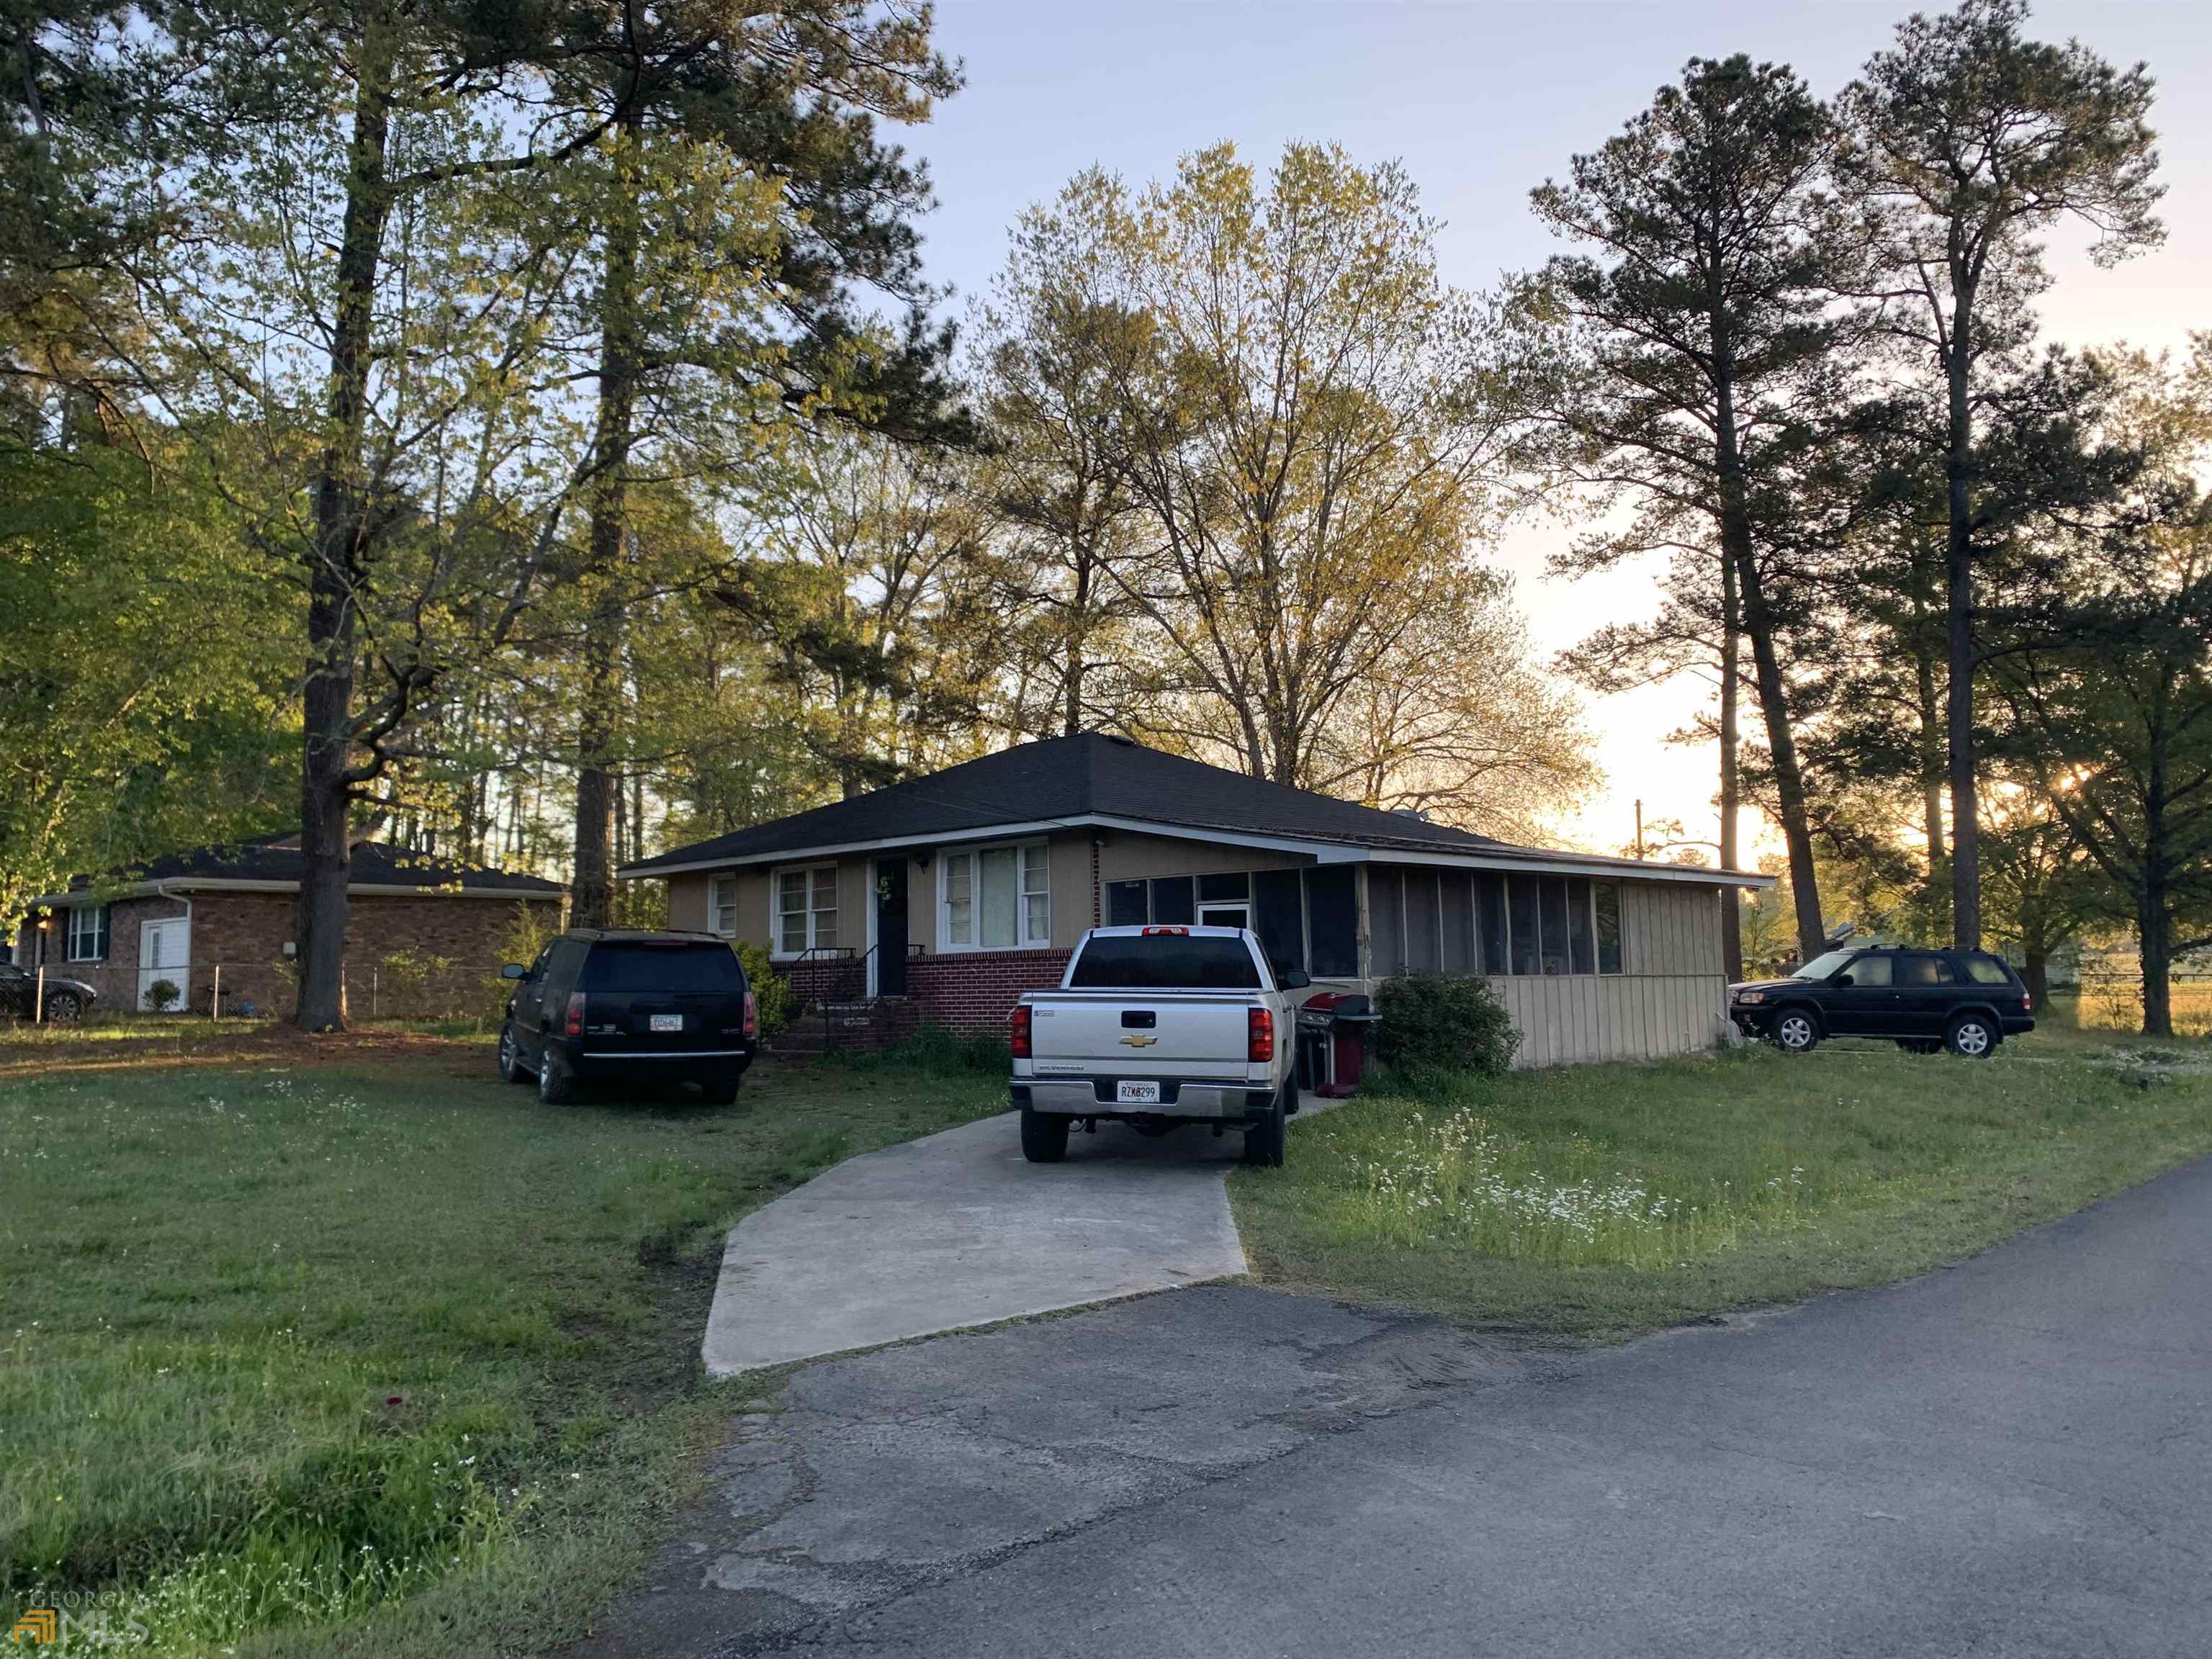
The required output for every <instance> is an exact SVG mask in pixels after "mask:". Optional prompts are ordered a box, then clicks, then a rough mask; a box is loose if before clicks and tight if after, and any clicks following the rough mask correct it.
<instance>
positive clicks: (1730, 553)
mask: <svg viewBox="0 0 2212 1659" xmlns="http://www.w3.org/2000/svg"><path fill="white" fill-rule="evenodd" d="M1713 361H1714V380H1715V389H1716V393H1717V397H1716V402H1717V411H1716V412H1717V415H1718V417H1719V418H1718V420H1717V422H1716V426H1717V438H1716V448H1715V459H1716V461H1717V470H1718V471H1719V474H1720V530H1721V554H1722V556H1723V557H1724V558H1726V559H1728V560H1729V561H1730V562H1732V563H1733V564H1734V565H1735V573H1736V584H1737V591H1738V592H1739V593H1740V595H1741V599H1742V605H1743V631H1744V633H1745V634H1746V635H1748V636H1749V638H1750V640H1751V661H1752V668H1753V683H1754V684H1755V685H1756V686H1757V688H1758V691H1759V713H1760V714H1762V715H1763V716H1764V717H1765V722H1766V747H1767V752H1768V755H1769V757H1770V758H1771V761H1772V763H1773V767H1774V793H1775V806H1776V809H1777V811H1778V814H1779V815H1780V817H1781V819H1782V839H1783V842H1784V845H1785V846H1786V847H1787V848H1788V850H1789V854H1790V896H1791V898H1792V899H1794V900H1795V901H1796V907H1797V949H1798V952H1799V960H1801V961H1803V962H1810V961H1812V959H1813V958H1814V957H1817V956H1819V955H1820V952H1821V951H1825V950H1826V949H1827V945H1828V931H1827V927H1826V924H1825V923H1824V922H1823V921H1822V920H1821V916H1820V875H1819V872H1817V871H1816V870H1815V869H1814V865H1813V830H1812V822H1811V818H1810V817H1809V815H1808V813H1807V811H1806V806H1805V779H1804V774H1803V772H1802V770H1801V769H1800V768H1799V766H1798V763H1797V740H1796V734H1795V732H1793V731H1792V730H1791V727H1790V696H1789V687H1788V685H1787V684H1785V683H1784V680H1783V678H1782V658H1781V653H1779V652H1778V650H1777V649H1776V646H1775V637H1774V636H1775V623H1774V617H1773V614H1772V612H1771V611H1769V610H1768V608H1767V602H1766V590H1765V582H1764V580H1763V579H1762V578H1761V576H1760V574H1759V555H1758V552H1757V550H1756V549H1755V547H1754V546H1753V541H1752V533H1751V513H1750V509H1749V507H1748V506H1747V504H1746V501H1745V495H1744V478H1743V457H1742V453H1741V450H1740V449H1739V448H1738V447H1737V443H1736V429H1735V386H1734V384H1733V374H1734V369H1733V367H1732V363H1731V359H1730V356H1729V342H1728V336H1727V333H1726V330H1725V328H1724V326H1723V319H1722V318H1721V317H1720V316H1719V315H1718V314H1717V313H1716V315H1715V317H1714V319H1713Z"/></svg>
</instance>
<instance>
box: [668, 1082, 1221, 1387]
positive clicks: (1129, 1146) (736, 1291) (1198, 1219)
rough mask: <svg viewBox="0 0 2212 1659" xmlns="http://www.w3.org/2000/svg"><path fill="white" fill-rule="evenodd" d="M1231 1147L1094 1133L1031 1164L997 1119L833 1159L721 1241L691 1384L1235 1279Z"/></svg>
mask: <svg viewBox="0 0 2212 1659" xmlns="http://www.w3.org/2000/svg"><path fill="white" fill-rule="evenodd" d="M1242 1146H1243V1138H1242V1137H1241V1136H1240V1135H1237V1134H1236V1133H1229V1134H1226V1135H1224V1136H1222V1137H1220V1138H1219V1139H1214V1138H1212V1137H1211V1136H1209V1135H1207V1134H1206V1133H1205V1132H1204V1131H1203V1130H1202V1129H1200V1130H1192V1129H1185V1130H1182V1131H1181V1132H1179V1133H1175V1134H1171V1135H1166V1136H1163V1137H1160V1138H1158V1139H1146V1138H1145V1137H1143V1136H1141V1135H1139V1134H1137V1133H1134V1132H1133V1131H1131V1130H1129V1129H1127V1128H1126V1127H1123V1126H1121V1125H1119V1124H1112V1123H1102V1124H1101V1125H1099V1127H1098V1133H1097V1134H1095V1135H1092V1134H1076V1135H1074V1136H1072V1137H1071V1138H1070V1139H1069V1141H1068V1150H1067V1161H1066V1163H1064V1164H1029V1163H1025V1162H1024V1160H1023V1158H1022V1149H1021V1134H1020V1120H1019V1118H1018V1115H1016V1114H1014V1113H1012V1112H1009V1113H1006V1114H1004V1115H1000V1116H998V1117H994V1118H989V1119H987V1120H985V1121H983V1122H981V1123H970V1124H966V1125H963V1127H960V1128H957V1129H948V1130H946V1131H945V1132H944V1133H942V1134H934V1135H930V1136H928V1137H927V1138H926V1139H921V1140H914V1141H908V1142H907V1143H906V1144H905V1145H903V1146H891V1147H887V1148H885V1149H884V1151H882V1152H870V1153H867V1154H866V1155H865V1156H862V1157H860V1158H852V1159H849V1160H848V1161H847V1162H845V1163H843V1164H839V1165H838V1166H837V1167H836V1169H834V1170H829V1171H828V1172H827V1173H826V1174H823V1175H821V1176H817V1177H816V1178H815V1179H814V1180H812V1181H811V1182H808V1183H807V1184H806V1185H805V1186H804V1187H801V1188H799V1189H798V1190H797V1191H796V1192H793V1193H788V1194H785V1195H784V1196H783V1197H781V1198H779V1199H777V1200H775V1202H773V1203H771V1204H769V1205H767V1206H764V1207H763V1208H761V1209H758V1210H756V1211H755V1212H753V1213H752V1214H750V1215H749V1216H747V1217H746V1218H744V1220H743V1221H741V1222H739V1223H738V1225H737V1226H736V1227H735V1228H733V1229H732V1231H731V1233H730V1237H729V1243H728V1244H727V1246H726V1249H725V1250H724V1253H723V1256H722V1271H721V1277H720V1280H719V1281H718V1282H717V1284H716V1286H715V1290H714V1310H713V1311H712V1313H711V1314H710V1315H709V1316H708V1322H707V1340H706V1343H705V1357H706V1362H707V1370H708V1374H709V1375H710V1376H732V1375H734V1374H736V1373H738V1372H740V1371H747V1370H755V1369H757V1368H759V1367H761V1366H765V1365H781V1364H788V1363H790V1362H791V1361H793V1360H799V1359H811V1358H817V1357H818V1356H820V1355H823V1354H832V1353H842V1352H848V1351H850V1350H853V1349H856V1348H867V1347H874V1346H878V1345H880V1344H883V1343H886V1342H897V1341H902V1340H906V1339H908V1338H911V1337H918V1336H929V1335H932V1334H936V1333H938V1332H940V1331H951V1330H959V1329H962V1328H965V1327H969V1326H974V1325H984V1324H989V1323H992V1322H994V1321H998V1320H1002V1319H1015V1318H1019V1317H1022V1316H1025V1315H1030V1314H1041V1313H1049V1312H1051V1311H1053V1310H1056V1309H1061V1308H1071V1307H1078V1306H1080V1305H1082V1304H1085V1303H1091V1302H1104V1301H1109V1300H1111V1299H1113V1298H1115V1297H1127V1296H1140V1295H1143V1294H1145V1293H1146V1292H1148V1291H1164V1290H1172V1289H1175V1288H1176V1287H1177V1286H1179V1285H1193V1284H1197V1283H1200V1282H1201V1281H1203V1280H1206V1279H1222V1278H1227V1277H1231V1276H1233V1275H1236V1274H1238V1273H1243V1272H1244V1271H1245V1263H1244V1249H1243V1245H1242V1244H1240V1243H1238V1242H1237V1228H1236V1225H1235V1224H1234V1223H1233V1222H1232V1221H1231V1219H1230V1215H1229V1197H1228V1194H1227V1192H1226V1190H1225V1177H1226V1176H1227V1174H1228V1171H1229V1170H1230V1169H1231V1168H1232V1167H1233V1166H1234V1165H1235V1164H1236V1162H1237V1155H1238V1153H1239V1152H1240V1151H1241V1149H1242Z"/></svg>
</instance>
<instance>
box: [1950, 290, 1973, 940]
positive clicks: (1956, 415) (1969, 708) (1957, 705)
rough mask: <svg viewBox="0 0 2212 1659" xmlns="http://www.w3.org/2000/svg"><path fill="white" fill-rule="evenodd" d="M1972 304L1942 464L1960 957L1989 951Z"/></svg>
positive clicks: (1956, 328)
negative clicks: (1978, 776) (1979, 774)
mask: <svg viewBox="0 0 2212 1659" xmlns="http://www.w3.org/2000/svg"><path fill="white" fill-rule="evenodd" d="M1971 330H1972V299H1971V298H1970V297H1967V296H1965V295H1962V296H1961V298H1960V301H1959V303H1958V305H1957V307H1955V309H1954V313H1953V321H1952V333H1951V349H1950V351H1949V353H1948V362H1947V363H1946V365H1945V368H1946V371H1947V378H1948V380H1949V382H1950V403H1951V407H1950V416H1951V434H1950V445H1949V447H1948V450H1947V451H1946V452H1945V454H1944V457H1943V478H1944V484H1945V488H1946V495H1947V498H1948V503H1949V520H1950V524H1949V532H1948V536H1947V537H1946V538H1945V544H1944V559H1943V564H1944V576H1945V582H1946V592H1945V596H1944V608H1945V620H1946V628H1945V635H1946V637H1947V640H1948V646H1949V653H1948V655H1949V667H1950V673H1951V681H1950V684H1949V686H1948V688H1947V696H1946V699H1945V703H1946V715H1947V718H1946V720H1945V727H1946V731H1947V732H1948V738H1949V747H1950V785H1951V941H1952V943H1953V944H1954V945H1956V946H1957V947H1958V948H1959V949H1960V950H1961V951H1978V950H1979V949H1981V945H1982V866H1981V850H1980V845H1979V842H1980V839H1981V810H1980V804H1979V800H1978V791H1977V786H1976V781H1975V776H1974V772H1975V766H1974V759H1975V757H1974V567H1973V552H1974V547H1973V516H1972V515H1973V488H1972V486H1973V447H1974V414H1973V407H1972V404H1970V403H1969V402H1968V401H1967V398H1966V377H1967V375H1968V374H1969V373H1970V372H1971V369H1972V356H1970V354H1969V346H1970V336H1971Z"/></svg>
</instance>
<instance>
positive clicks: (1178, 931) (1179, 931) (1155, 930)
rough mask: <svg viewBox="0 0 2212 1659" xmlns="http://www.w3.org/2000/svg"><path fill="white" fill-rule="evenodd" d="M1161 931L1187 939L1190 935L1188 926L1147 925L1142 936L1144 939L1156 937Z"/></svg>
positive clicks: (1177, 937)
mask: <svg viewBox="0 0 2212 1659" xmlns="http://www.w3.org/2000/svg"><path fill="white" fill-rule="evenodd" d="M1162 933H1168V934H1171V935H1173V936H1174V937H1175V938H1176V939H1188V937H1189V936H1190V929H1189V928H1188V927H1147V928H1146V929H1145V933H1144V937H1145V938H1146V939H1157V938H1158V936H1159V935H1160V934H1162Z"/></svg>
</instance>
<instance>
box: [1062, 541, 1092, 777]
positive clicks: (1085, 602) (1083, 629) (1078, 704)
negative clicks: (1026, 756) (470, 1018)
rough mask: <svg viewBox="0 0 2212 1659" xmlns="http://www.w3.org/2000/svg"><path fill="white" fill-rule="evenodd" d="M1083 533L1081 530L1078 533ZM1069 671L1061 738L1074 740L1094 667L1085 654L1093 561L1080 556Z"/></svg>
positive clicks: (1071, 612) (1065, 677)
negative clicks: (1086, 683) (1085, 681)
mask: <svg viewBox="0 0 2212 1659" xmlns="http://www.w3.org/2000/svg"><path fill="white" fill-rule="evenodd" d="M1076 533H1077V534H1078V535H1080V534H1081V533H1082V532H1081V531H1080V529H1079V530H1078V531H1077V532H1076ZM1068 616H1069V627H1068V641H1067V668H1066V672H1065V673H1064V674H1063V675H1062V676H1061V678H1060V693H1061V699H1062V701H1061V707H1060V735H1061V736H1062V737H1068V738H1072V737H1073V736H1074V735H1075V734H1076V733H1077V732H1080V731H1081V730H1082V729H1083V678H1084V675H1085V673H1086V672H1087V671H1089V669H1090V666H1091V665H1090V664H1089V663H1088V662H1087V661H1085V657H1084V653H1085V651H1086V650H1088V649H1089V647H1090V643H1091V640H1090V635H1091V561H1090V559H1089V557H1088V556H1085V555H1084V554H1082V553H1078V554H1077V555H1076V559H1075V593H1074V597H1073V602H1072V603H1071V604H1070V605H1069V606H1068Z"/></svg>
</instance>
